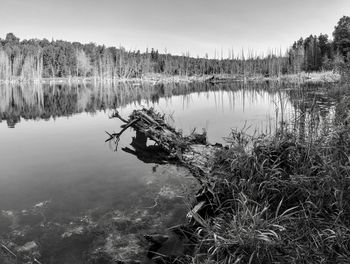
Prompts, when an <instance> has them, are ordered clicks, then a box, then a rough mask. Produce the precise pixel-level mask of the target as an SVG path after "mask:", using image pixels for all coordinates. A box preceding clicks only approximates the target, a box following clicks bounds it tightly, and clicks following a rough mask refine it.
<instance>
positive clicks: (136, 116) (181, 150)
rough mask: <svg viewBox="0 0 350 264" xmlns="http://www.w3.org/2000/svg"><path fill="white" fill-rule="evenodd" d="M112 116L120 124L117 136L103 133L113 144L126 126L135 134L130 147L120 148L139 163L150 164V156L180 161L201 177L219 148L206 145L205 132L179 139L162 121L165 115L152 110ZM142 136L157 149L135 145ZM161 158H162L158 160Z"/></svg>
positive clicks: (207, 171)
mask: <svg viewBox="0 0 350 264" xmlns="http://www.w3.org/2000/svg"><path fill="white" fill-rule="evenodd" d="M112 117H117V118H119V119H120V120H121V121H122V122H123V123H124V125H123V126H122V127H123V128H122V130H121V131H120V132H119V133H113V134H110V133H107V134H108V135H109V136H110V138H108V139H107V140H106V141H110V140H112V139H114V140H115V143H116V144H117V143H118V142H119V138H120V136H121V135H122V133H123V132H124V131H125V130H126V129H127V128H129V127H132V128H133V129H135V130H136V131H137V135H136V138H133V142H132V144H131V146H132V147H133V148H134V149H135V151H133V150H131V149H130V148H123V150H124V151H126V152H128V153H131V154H134V155H136V156H137V157H138V158H140V159H141V160H147V161H150V160H151V158H150V156H152V155H154V154H155V153H156V155H154V156H155V157H156V158H155V160H163V161H164V160H172V161H174V160H175V161H177V162H180V163H181V164H182V165H184V166H186V167H188V168H189V169H190V170H191V172H192V173H193V174H194V175H195V176H196V177H201V176H203V175H205V174H207V173H209V172H210V170H211V164H212V162H211V161H212V159H213V157H214V154H215V152H216V151H217V150H218V149H220V148H221V146H218V145H211V144H208V142H207V140H206V132H203V133H202V134H199V133H195V130H194V131H193V132H192V133H191V134H190V135H189V136H183V135H182V132H180V131H177V130H176V129H175V128H173V127H172V126H170V125H169V124H168V123H167V122H166V121H165V116H164V115H161V114H160V113H157V112H156V111H155V110H154V109H153V108H150V109H146V108H143V109H140V110H134V111H133V112H132V113H131V115H130V116H129V118H128V120H126V119H124V118H122V117H121V116H120V115H119V113H118V112H116V113H114V114H113V115H112ZM140 135H143V136H144V137H145V138H146V139H151V140H153V141H154V142H155V143H156V146H157V147H158V148H159V149H158V150H157V149H156V148H154V146H153V147H152V146H146V142H145V141H144V140H142V142H143V144H142V146H141V145H140V144H136V143H135V142H138V141H140V140H138V139H137V138H138V137H139V138H140V137H141V136H140ZM147 154H149V155H148V157H146V156H147ZM160 155H162V156H163V159H161V158H160Z"/></svg>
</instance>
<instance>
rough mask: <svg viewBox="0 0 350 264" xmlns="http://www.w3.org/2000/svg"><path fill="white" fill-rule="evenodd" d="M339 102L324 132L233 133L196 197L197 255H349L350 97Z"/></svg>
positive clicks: (212, 258) (305, 258)
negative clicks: (252, 134)
mask: <svg viewBox="0 0 350 264" xmlns="http://www.w3.org/2000/svg"><path fill="white" fill-rule="evenodd" d="M336 108H337V109H336V111H335V117H334V119H332V120H331V122H330V123H324V124H323V125H328V126H330V127H328V128H327V131H328V132H327V133H319V128H318V127H317V126H315V125H313V126H311V125H310V126H309V127H308V133H307V134H302V135H301V134H299V133H296V130H295V128H294V130H293V129H291V128H290V127H288V128H286V127H285V128H283V129H280V130H279V131H277V133H276V134H275V135H273V136H270V137H264V136H261V137H257V138H251V137H248V136H246V135H245V133H244V132H242V131H238V132H237V131H234V132H233V133H232V134H231V137H230V141H229V143H230V146H229V147H228V148H226V149H222V150H220V151H219V152H218V153H217V154H216V156H215V160H214V164H215V167H214V168H213V170H212V172H211V174H210V175H209V176H208V177H207V179H205V180H204V181H203V182H205V183H204V185H203V188H202V190H201V192H200V195H199V196H198V197H197V200H198V202H204V205H205V206H203V207H202V208H201V210H198V212H196V213H193V217H192V218H193V221H192V223H193V225H192V227H193V230H194V231H193V233H194V235H195V236H196V237H197V241H198V243H197V248H196V252H195V254H194V257H193V258H192V259H191V262H192V263H350V192H349V191H350V159H349V156H350V129H349V124H348V123H349V109H350V103H349V98H348V97H345V98H344V99H342V100H341V101H340V103H339V104H338V105H337V107H336ZM299 122H300V120H299ZM297 129H298V128H297Z"/></svg>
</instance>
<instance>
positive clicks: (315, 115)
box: [288, 84, 349, 139]
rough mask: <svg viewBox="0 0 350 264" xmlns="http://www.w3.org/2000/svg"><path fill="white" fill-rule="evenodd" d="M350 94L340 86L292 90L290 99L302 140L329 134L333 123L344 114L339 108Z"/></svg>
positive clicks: (308, 85)
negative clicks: (342, 100) (341, 102)
mask: <svg viewBox="0 0 350 264" xmlns="http://www.w3.org/2000/svg"><path fill="white" fill-rule="evenodd" d="M348 93H349V92H348V90H347V89H346V87H341V86H340V85H332V86H331V85H329V86H319V85H316V84H307V85H306V84H304V85H299V86H297V87H293V89H290V90H289V91H288V97H289V99H290V101H291V103H292V104H293V107H294V109H295V111H296V113H295V120H294V121H295V124H294V125H295V128H296V129H297V130H298V133H299V136H300V138H301V139H304V138H305V136H309V137H312V136H313V135H315V133H316V134H318V133H327V131H329V129H330V127H331V123H332V122H333V121H334V120H336V119H339V118H338V116H339V115H341V114H342V111H338V110H337V109H338V108H339V107H337V106H338V105H339V102H340V100H341V99H342V98H343V97H344V96H345V95H347V94H348Z"/></svg>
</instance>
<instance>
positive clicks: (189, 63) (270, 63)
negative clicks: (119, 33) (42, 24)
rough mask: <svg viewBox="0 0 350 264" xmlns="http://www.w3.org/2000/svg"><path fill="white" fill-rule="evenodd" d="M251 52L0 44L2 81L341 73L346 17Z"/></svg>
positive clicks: (349, 54)
mask: <svg viewBox="0 0 350 264" xmlns="http://www.w3.org/2000/svg"><path fill="white" fill-rule="evenodd" d="M254 54H255V53H254V52H248V54H246V53H245V52H243V51H242V52H241V53H240V54H234V52H233V51H230V52H229V56H228V57H227V58H223V57H222V56H221V57H220V58H213V59H209V58H208V56H206V57H205V58H200V57H197V58H194V57H191V56H190V54H189V53H188V52H187V53H186V54H183V55H182V56H175V55H171V54H161V53H159V52H158V50H155V49H153V48H152V49H151V50H148V49H147V50H146V51H145V52H140V51H139V50H137V51H127V50H126V49H125V48H123V47H118V48H117V47H106V46H104V45H96V44H94V43H88V44H82V43H79V42H68V41H63V40H52V41H49V40H47V39H42V40H40V39H30V40H20V39H19V38H18V37H16V36H15V35H14V34H13V33H8V34H7V35H6V37H5V39H0V80H1V81H2V82H6V81H8V82H9V81H10V82H11V81H27V80H34V81H40V80H41V79H42V78H71V77H81V78H95V79H96V80H101V81H106V80H109V81H110V80H117V79H129V78H142V77H143V76H145V75H147V74H154V73H156V74H164V75H166V76H174V75H181V76H193V75H211V74H232V75H243V76H250V75H263V76H265V77H269V76H280V75H282V74H295V73H299V72H302V71H305V72H312V71H321V70H335V71H339V70H340V69H341V68H343V66H344V65H345V64H347V62H349V61H350V17H348V16H344V17H342V18H341V19H340V20H339V22H338V23H337V25H336V26H335V28H334V31H333V39H331V38H330V37H329V36H328V35H326V34H320V35H318V36H317V35H310V36H308V37H306V38H305V39H304V38H300V39H299V40H297V41H295V42H294V44H293V45H291V47H290V48H289V49H288V50H287V51H286V52H284V53H282V51H271V52H269V54H268V55H266V56H264V57H259V56H256V55H254Z"/></svg>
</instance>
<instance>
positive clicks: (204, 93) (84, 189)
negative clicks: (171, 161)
mask: <svg viewBox="0 0 350 264" xmlns="http://www.w3.org/2000/svg"><path fill="white" fill-rule="evenodd" d="M290 94H291V93H290V92H289V89H288V87H277V89H276V87H271V86H269V85H266V84H254V85H247V84H243V83H232V84H225V85H216V86H213V85H210V84H190V85H188V84H186V85H185V84H181V85H175V84H169V85H156V86H151V85H131V86H130V85H119V86H111V85H99V86H84V85H79V86H64V85H56V86H39V85H35V86H29V85H27V86H2V87H1V88H0V119H1V120H2V122H1V123H0V146H1V147H0V182H1V184H0V210H3V211H11V212H20V211H21V210H30V208H33V206H34V205H36V204H38V203H40V202H42V201H48V202H49V204H50V209H49V210H47V211H46V213H45V214H46V215H45V221H46V222H50V221H51V222H64V221H66V222H69V221H73V220H72V219H76V218H74V217H82V216H86V215H89V216H93V218H94V220H96V221H98V219H99V218H100V217H104V216H105V215H106V213H108V212H114V213H115V214H117V215H119V216H120V215H124V216H127V217H129V218H128V219H133V220H132V221H134V220H135V221H136V219H139V218H140V219H141V221H143V220H144V218H142V217H143V216H145V214H149V212H148V211H150V210H151V211H152V215H157V214H158V218H159V219H161V221H160V222H157V223H155V219H154V218H152V221H153V222H152V221H150V224H149V225H148V226H147V225H146V226H143V227H142V228H140V229H139V231H137V232H146V231H147V232H148V231H150V230H152V231H153V232H156V230H157V228H158V229H162V228H163V229H166V228H168V227H171V226H174V225H177V224H180V223H181V222H182V221H184V218H185V213H186V210H187V207H186V204H185V201H187V198H186V197H187V196H188V192H189V190H190V192H193V189H191V188H190V187H189V186H192V185H195V181H194V180H193V179H192V177H191V175H190V174H189V173H188V172H187V171H186V170H185V169H183V168H178V167H176V166H174V165H159V164H155V163H152V162H150V163H144V162H143V161H141V160H139V159H137V157H136V156H134V155H131V154H129V153H126V152H124V151H122V148H124V147H129V148H132V147H130V143H131V140H132V137H133V136H135V132H134V131H133V130H132V129H129V130H127V131H126V132H125V133H124V134H123V136H122V137H121V140H120V142H119V146H118V149H119V150H118V151H115V146H114V145H113V144H111V143H104V141H105V139H106V138H107V135H106V134H105V131H108V132H113V131H118V130H119V129H120V125H121V121H120V120H118V119H110V118H109V116H110V115H111V114H112V112H113V110H114V109H117V110H118V111H119V112H120V114H121V115H122V116H124V117H127V116H128V115H129V114H130V113H131V112H132V111H133V110H134V109H139V108H141V107H154V108H155V109H156V110H157V111H160V112H162V113H165V114H166V117H167V120H168V121H169V122H170V123H171V124H173V125H174V126H175V127H177V128H178V129H181V130H183V132H184V133H185V134H186V133H190V132H191V131H192V130H193V129H197V130H199V131H200V130H202V129H205V130H206V131H207V132H208V140H209V141H210V142H212V143H215V142H220V143H225V141H224V139H223V138H224V137H225V136H228V135H229V133H230V131H231V130H232V129H245V130H247V131H248V132H249V133H254V132H256V133H269V132H273V131H274V129H275V126H276V124H277V123H278V121H281V120H282V118H283V119H284V120H289V118H290V117H291V116H292V114H293V112H294V111H295V107H296V104H295V102H292V101H291V97H290ZM193 188H195V187H193ZM145 212H146V213H145ZM147 212H148V213H147ZM130 221H131V220H130ZM35 224H38V223H37V222H35V223H33V224H32V225H35ZM11 228H13V227H9V226H5V227H4V228H3V229H2V230H1V227H0V232H2V236H6V233H7V232H9V230H11ZM132 232H135V231H132ZM132 232H131V231H130V233H132ZM38 236H39V234H38ZM28 239H29V238H28ZM30 239H31V240H36V239H38V238H37V237H35V236H34V237H33V236H32V237H31V238H30ZM24 242H26V241H22V243H24ZM116 247H117V246H116ZM86 250H88V249H86ZM82 251H84V248H83V249H82ZM79 252H80V251H79ZM47 254H49V253H47ZM50 254H51V253H50ZM57 254H58V253H57ZM60 254H62V255H64V254H63V253H60ZM79 254H81V253H79ZM79 254H78V257H77V256H76V257H75V260H74V261H75V262H76V263H79V262H77V261H78V259H79V256H80V255H79ZM57 258H58V257H57ZM57 258H56V259H57ZM69 259H74V258H72V257H71V256H70V257H69V258H68V257H67V258H66V259H63V260H62V259H61V260H60V261H61V263H70V261H69ZM50 263H59V262H58V261H57V260H55V259H52V258H51V259H50ZM71 263H73V262H71Z"/></svg>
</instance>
